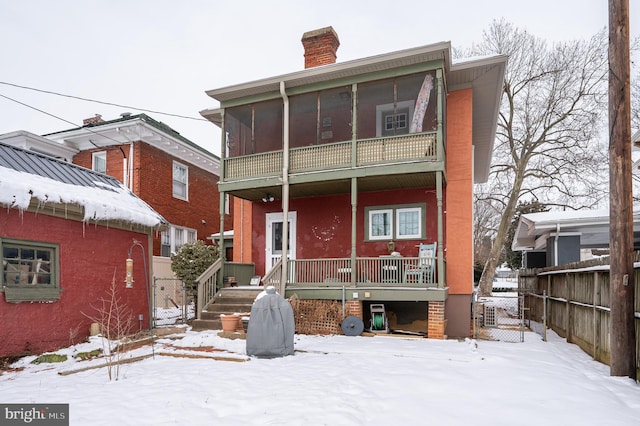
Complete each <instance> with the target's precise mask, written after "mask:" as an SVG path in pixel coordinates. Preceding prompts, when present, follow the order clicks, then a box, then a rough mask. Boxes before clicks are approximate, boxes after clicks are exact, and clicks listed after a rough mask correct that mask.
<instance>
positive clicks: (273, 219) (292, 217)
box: [265, 212, 297, 274]
mask: <svg viewBox="0 0 640 426" xmlns="http://www.w3.org/2000/svg"><path fill="white" fill-rule="evenodd" d="M296 218H297V215H296V212H289V259H295V258H296ZM283 221H284V217H283V214H282V213H267V235H266V242H267V246H266V249H265V250H266V265H265V274H266V273H268V272H269V271H270V270H271V268H272V267H273V265H275V264H276V263H277V262H278V261H279V260H280V259H281V258H282V250H283V248H284V244H283V241H282V230H283V225H282V224H283Z"/></svg>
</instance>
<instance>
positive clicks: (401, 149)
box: [223, 132, 437, 181]
mask: <svg viewBox="0 0 640 426" xmlns="http://www.w3.org/2000/svg"><path fill="white" fill-rule="evenodd" d="M354 143H355V150H354V149H352V148H353V144H354ZM436 145H437V144H436V134H435V132H429V133H413V134H409V135H403V136H392V137H384V138H372V139H358V140H356V141H355V142H353V141H345V142H336V143H330V144H323V145H314V146H308V147H303V148H292V149H291V150H290V159H289V171H290V172H291V173H303V172H309V171H316V170H331V169H340V168H348V167H352V166H354V165H355V166H356V167H362V166H369V165H376V164H390V163H400V162H404V161H415V160H422V161H434V160H436V158H437V146H436ZM354 152H355V158H353V153H354ZM223 161H224V180H226V181H229V180H239V179H246V178H250V177H266V176H279V175H280V174H281V173H282V166H283V153H282V151H273V152H265V153H262V154H252V155H246V156H241V157H233V158H225V159H223Z"/></svg>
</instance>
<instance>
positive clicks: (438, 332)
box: [427, 302, 447, 339]
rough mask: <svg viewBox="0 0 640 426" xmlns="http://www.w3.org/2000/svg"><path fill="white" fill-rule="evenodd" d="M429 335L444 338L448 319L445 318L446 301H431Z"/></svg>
mask: <svg viewBox="0 0 640 426" xmlns="http://www.w3.org/2000/svg"><path fill="white" fill-rule="evenodd" d="M428 309H429V311H428V312H429V313H428V318H429V320H428V325H427V337H429V338H431V339H444V338H445V337H446V336H445V334H444V331H445V328H446V327H447V320H446V319H444V302H429V308H428Z"/></svg>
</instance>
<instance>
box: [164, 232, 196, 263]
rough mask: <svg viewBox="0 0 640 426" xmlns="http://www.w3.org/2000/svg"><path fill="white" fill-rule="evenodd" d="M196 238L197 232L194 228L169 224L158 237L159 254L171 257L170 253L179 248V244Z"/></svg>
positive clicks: (190, 241)
mask: <svg viewBox="0 0 640 426" xmlns="http://www.w3.org/2000/svg"><path fill="white" fill-rule="evenodd" d="M197 239H198V233H197V231H196V230H195V229H191V228H185V227H182V226H174V225H171V226H170V227H169V229H167V230H166V231H163V232H162V235H161V237H160V240H161V243H160V256H163V257H171V254H172V253H176V252H178V250H180V246H182V245H183V244H185V243H192V242H194V241H195V240H197Z"/></svg>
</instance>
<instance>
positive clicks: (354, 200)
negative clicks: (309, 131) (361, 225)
mask: <svg viewBox="0 0 640 426" xmlns="http://www.w3.org/2000/svg"><path fill="white" fill-rule="evenodd" d="M357 95H358V83H353V85H352V86H351V103H352V104H351V124H352V125H351V165H352V167H354V168H355V167H356V165H357V155H358V149H357V144H356V141H357V137H358V120H357V114H356V107H357V105H358V104H357ZM357 220H358V178H357V177H353V178H351V285H352V286H353V287H355V286H356V278H357V277H356V273H355V272H356V258H357V256H358V253H357V252H356V249H357V242H358V240H357V238H356V234H357V232H358V228H357V225H358V224H357ZM343 305H344V303H343ZM343 315H344V312H343Z"/></svg>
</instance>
